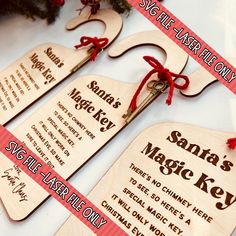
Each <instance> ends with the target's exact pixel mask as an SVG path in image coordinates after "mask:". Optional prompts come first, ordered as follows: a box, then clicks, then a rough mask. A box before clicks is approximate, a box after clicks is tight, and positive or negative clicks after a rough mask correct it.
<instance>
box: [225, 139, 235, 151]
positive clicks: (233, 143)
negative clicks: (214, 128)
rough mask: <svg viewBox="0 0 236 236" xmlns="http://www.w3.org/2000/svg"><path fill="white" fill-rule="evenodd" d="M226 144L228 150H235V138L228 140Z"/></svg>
mask: <svg viewBox="0 0 236 236" xmlns="http://www.w3.org/2000/svg"><path fill="white" fill-rule="evenodd" d="M226 144H228V147H229V148H230V149H235V148H236V138H230V139H228V141H227V143H226Z"/></svg>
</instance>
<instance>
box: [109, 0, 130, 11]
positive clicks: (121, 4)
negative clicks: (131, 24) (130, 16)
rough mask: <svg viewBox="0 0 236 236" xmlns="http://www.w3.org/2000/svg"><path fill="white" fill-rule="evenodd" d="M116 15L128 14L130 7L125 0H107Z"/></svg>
mask: <svg viewBox="0 0 236 236" xmlns="http://www.w3.org/2000/svg"><path fill="white" fill-rule="evenodd" d="M107 1H108V2H109V3H110V4H111V5H112V7H113V9H114V10H115V11H117V12H118V13H124V12H129V11H130V10H131V8H132V6H131V5H130V4H129V3H128V1H127V0H107Z"/></svg>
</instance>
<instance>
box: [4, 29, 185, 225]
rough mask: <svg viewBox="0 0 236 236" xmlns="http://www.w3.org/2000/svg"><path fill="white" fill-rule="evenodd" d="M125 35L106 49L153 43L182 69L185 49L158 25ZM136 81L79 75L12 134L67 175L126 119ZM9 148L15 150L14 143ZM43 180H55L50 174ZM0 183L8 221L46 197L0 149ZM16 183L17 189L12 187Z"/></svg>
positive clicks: (168, 61) (20, 216)
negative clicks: (10, 180) (152, 28)
mask: <svg viewBox="0 0 236 236" xmlns="http://www.w3.org/2000/svg"><path fill="white" fill-rule="evenodd" d="M140 38H142V40H140ZM131 39H132V42H131V41H130V40H131ZM138 40H139V41H138ZM128 41H129V42H130V43H129V44H128V46H127V45H126V43H124V44H123V43H122V42H121V43H119V44H118V46H115V47H114V48H113V49H111V52H114V51H116V52H117V53H118V54H120V53H121V52H123V51H124V50H126V49H128V48H129V47H133V46H138V45H144V44H154V45H156V46H158V47H161V48H163V49H164V51H165V52H166V55H167V58H166V65H168V66H169V68H170V69H171V70H172V71H175V72H176V73H179V72H180V71H182V69H183V68H184V66H185V64H186V61H187V59H188V56H187V54H186V53H185V52H184V51H183V50H182V49H180V48H179V47H178V46H177V45H176V44H174V43H172V41H170V39H168V38H167V36H165V35H164V34H163V33H162V32H160V31H147V32H142V33H137V34H136V35H135V36H132V37H131V38H129V39H128ZM124 42H127V40H125V41H124ZM121 45H123V46H121ZM118 47H119V48H118ZM138 86H139V83H133V84H132V83H125V82H120V81H116V80H113V79H110V78H106V77H102V76H96V75H90V76H85V77H81V78H79V79H77V80H75V81H73V82H72V83H71V84H69V86H67V87H66V88H64V89H63V90H62V91H61V92H60V93H59V94H57V95H56V96H55V97H54V98H53V99H52V100H50V101H49V102H48V103H47V104H45V105H44V106H43V107H42V108H40V109H39V110H38V111H37V112H35V114H33V115H32V116H31V117H30V118H29V119H28V120H26V121H25V122H24V123H23V124H21V125H20V126H19V127H17V128H16V130H14V131H13V134H14V135H15V136H16V137H17V138H18V139H19V140H21V141H23V142H24V143H25V144H26V145H27V146H28V147H29V148H30V149H31V150H32V151H33V152H34V153H35V154H37V155H38V156H39V157H40V158H41V159H42V160H43V161H45V162H46V163H47V164H48V165H49V166H51V167H52V168H53V169H54V170H55V171H56V172H57V173H59V174H60V175H61V176H62V177H63V178H65V179H68V178H69V177H70V176H72V175H73V173H75V172H76V171H77V170H78V169H79V168H80V167H81V166H82V165H83V164H84V163H86V162H87V161H88V160H89V159H90V158H91V157H92V156H93V155H95V153H96V152H98V151H99V150H100V149H101V148H102V147H103V146H104V145H105V144H106V143H107V142H108V141H109V140H111V139H112V138H113V137H114V136H115V135H116V134H117V133H118V132H119V131H121V130H122V129H123V128H124V127H125V126H126V125H127V124H126V122H125V120H124V119H123V118H122V116H123V114H124V113H126V111H127V108H128V106H129V103H130V100H131V98H132V96H133V94H134V92H135V90H136V89H137V88H138ZM124 94H125V96H124ZM147 94H148V90H147V89H144V90H143V91H142V94H141V95H142V96H147ZM42 114H43V116H42ZM12 148H13V149H14V150H17V147H13V146H12ZM31 164H32V163H31ZM27 165H28V164H27ZM29 165H30V163H29ZM11 177H13V178H16V181H15V182H14V184H12V183H10V182H9V178H11ZM45 182H46V183H47V184H48V185H49V184H55V182H53V181H51V182H50V179H46V180H45ZM0 184H1V191H0V195H1V199H2V202H3V204H4V206H5V209H6V211H7V213H8V215H9V217H10V218H11V219H12V220H14V221H19V220H23V219H25V218H26V217H27V216H29V215H30V214H31V213H32V212H33V211H34V210H35V209H36V208H37V207H39V206H40V205H41V204H42V203H43V202H44V201H45V200H46V199H47V198H48V197H49V195H48V193H47V192H46V191H45V190H44V189H42V188H41V187H40V186H39V185H38V184H37V183H35V182H34V180H32V179H31V178H30V177H29V176H28V175H26V174H25V173H24V172H23V171H21V170H20V169H19V168H18V167H17V166H15V165H13V164H12V162H11V161H9V159H7V158H6V157H4V156H3V155H0ZM19 186H20V191H13V190H14V189H16V190H18V188H19ZM58 186H59V185H58Z"/></svg>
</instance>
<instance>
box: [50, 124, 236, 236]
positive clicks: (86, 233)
mask: <svg viewBox="0 0 236 236" xmlns="http://www.w3.org/2000/svg"><path fill="white" fill-rule="evenodd" d="M170 127H172V129H173V130H179V129H180V130H181V131H183V130H189V129H191V130H194V131H193V134H192V135H191V137H193V136H194V133H195V132H196V130H197V131H198V132H197V133H198V134H199V133H204V134H206V135H204V136H203V138H204V139H206V141H208V138H207V137H213V139H217V140H219V142H220V143H222V145H221V146H220V147H219V146H218V147H216V146H215V145H213V146H214V147H215V150H219V149H220V150H221V151H222V148H223V149H224V150H225V151H226V152H227V153H229V154H230V155H231V158H234V153H235V151H233V150H230V149H229V148H228V147H227V145H226V140H227V139H228V138H229V137H232V136H233V135H234V133H231V132H221V131H217V130H213V129H207V128H203V127H199V126H196V125H190V124H185V123H172V122H163V123H159V124H156V125H153V126H151V127H149V128H147V129H145V130H144V131H142V132H141V133H139V135H138V136H136V138H135V139H134V140H133V141H132V142H131V143H130V144H129V145H128V147H127V148H126V149H125V150H124V151H123V152H122V153H121V155H120V157H119V158H118V159H117V160H116V162H115V163H114V164H113V165H112V167H111V168H110V169H109V170H108V171H107V172H106V173H105V174H104V175H103V177H102V178H101V179H100V181H99V182H98V183H97V185H95V187H94V188H93V189H92V190H91V191H90V192H89V194H88V196H87V197H88V199H89V196H90V195H91V194H92V193H93V191H94V190H95V189H96V188H97V187H99V185H100V182H101V180H102V179H103V178H105V177H106V175H107V173H108V172H112V168H113V167H114V166H115V165H116V163H118V162H119V160H120V158H121V157H122V156H123V155H125V153H126V152H127V150H129V149H132V147H133V145H135V144H136V145H137V142H138V141H137V140H139V139H143V138H146V139H147V140H148V137H152V135H153V134H154V133H158V132H159V131H160V128H161V129H163V128H167V129H169V128H170ZM155 130H156V132H155ZM150 139H151V138H150ZM134 156H135V155H134ZM130 157H131V156H130ZM123 174H124V173H123ZM111 181H112V180H111ZM114 183H115V181H114ZM93 195H96V194H95V193H94V194H93ZM109 197H110V196H107V197H104V199H109ZM235 229H236V227H235V228H234V229H233V231H232V233H233V232H234V230H235ZM78 234H79V235H80V236H94V235H95V234H94V233H93V232H92V230H90V229H89V228H88V227H86V226H85V225H84V224H83V223H82V222H81V221H79V220H78V219H77V218H76V217H75V216H73V215H71V216H70V217H68V218H67V220H66V221H65V222H64V224H63V225H62V226H61V227H60V228H59V229H58V231H57V232H55V234H54V236H66V235H70V236H77V235H78Z"/></svg>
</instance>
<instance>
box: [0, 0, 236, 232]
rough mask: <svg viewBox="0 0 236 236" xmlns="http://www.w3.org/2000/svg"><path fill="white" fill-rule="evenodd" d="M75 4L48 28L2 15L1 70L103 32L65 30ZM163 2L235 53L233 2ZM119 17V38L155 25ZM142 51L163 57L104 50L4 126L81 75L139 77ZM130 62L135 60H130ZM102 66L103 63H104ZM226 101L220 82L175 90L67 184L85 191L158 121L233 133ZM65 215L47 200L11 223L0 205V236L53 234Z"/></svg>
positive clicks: (96, 27)
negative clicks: (47, 46)
mask: <svg viewBox="0 0 236 236" xmlns="http://www.w3.org/2000/svg"><path fill="white" fill-rule="evenodd" d="M78 2H79V1H78V0H74V1H66V4H65V6H64V7H63V9H62V11H61V14H60V17H59V18H58V19H57V21H56V23H55V24H53V25H50V26H47V24H46V22H45V21H41V20H37V21H35V22H32V21H31V20H27V19H25V18H24V17H22V16H11V17H7V16H5V17H1V20H0V35H1V43H0V52H1V54H0V55H1V56H0V69H1V70H2V69H4V68H5V67H6V66H7V65H9V64H10V63H11V62H13V61H14V60H15V59H17V58H19V57H20V56H22V55H23V54H24V53H25V52H26V51H28V50H30V49H31V48H33V47H35V46H36V45H38V44H40V43H45V42H54V43H59V44H62V45H65V46H67V47H72V46H73V45H75V44H77V43H78V42H79V39H80V36H81V35H88V36H94V35H96V34H97V35H101V33H102V31H103V26H102V24H100V23H98V22H93V23H89V24H86V25H83V26H82V27H80V28H78V29H77V30H75V31H72V32H67V31H66V30H65V29H64V25H65V23H66V22H67V21H68V20H69V19H70V18H72V17H73V16H75V14H76V12H75V9H77V8H79V6H78ZM163 4H164V5H165V6H166V7H167V8H168V9H169V10H170V11H172V12H173V13H174V14H175V15H176V16H177V17H179V18H180V19H181V20H182V21H183V22H185V23H186V24H187V25H188V26H189V27H190V28H191V29H193V31H195V32H196V33H197V34H198V35H199V36H200V37H202V38H203V39H204V40H205V41H206V42H208V43H209V44H210V45H211V46H212V47H214V48H215V49H216V50H217V51H218V52H219V53H221V54H222V55H223V56H225V57H226V56H235V54H236V28H235V22H236V14H235V11H236V3H235V0H209V1H205V0H178V1H172V0H165V1H164V3H163ZM123 18H124V28H123V30H122V32H121V34H120V36H119V38H118V39H117V41H119V40H120V39H123V38H124V37H126V36H128V35H130V34H132V33H135V32H139V31H142V30H148V29H155V27H154V26H153V25H152V24H151V23H150V22H149V21H148V20H146V19H145V18H144V17H143V16H142V15H141V14H139V13H138V12H137V11H136V10H133V11H132V13H131V14H130V16H129V17H126V16H124V17H123ZM137 22H138V24H137ZM144 55H153V56H155V57H157V58H160V59H161V60H162V61H163V60H164V58H163V56H160V50H157V49H156V48H155V47H151V46H150V47H140V48H137V49H135V50H132V51H130V52H129V53H127V54H126V55H124V56H123V57H121V58H119V59H110V58H109V57H108V56H107V54H106V52H105V53H103V54H102V55H101V56H100V58H99V60H97V61H96V62H95V63H89V64H87V65H86V66H85V67H83V68H82V69H80V71H79V72H77V73H75V74H74V75H72V76H71V77H70V78H69V79H67V80H66V81H65V82H63V83H62V84H61V85H60V86H59V87H57V89H55V90H54V91H52V92H51V93H50V94H48V95H47V96H44V98H43V99H41V100H40V101H38V102H37V103H36V104H34V105H33V106H32V107H31V109H29V110H28V111H26V112H24V113H23V114H22V115H21V116H19V117H18V118H17V119H16V120H15V121H13V122H11V124H9V125H8V126H7V128H8V129H10V130H13V129H14V127H16V126H17V125H19V124H20V123H21V122H23V121H24V120H25V119H26V118H27V117H29V116H30V114H32V113H33V112H34V111H35V110H37V109H38V108H39V107H40V106H41V105H42V104H44V103H45V102H46V101H48V100H49V98H51V97H53V95H54V94H56V93H57V92H59V91H60V90H61V89H63V88H64V87H65V85H67V84H68V83H70V81H72V80H74V79H76V78H77V77H79V76H80V75H86V74H100V75H104V76H109V77H112V78H114V79H117V80H122V81H129V82H136V81H140V79H142V76H143V75H140V74H138V72H139V71H145V70H146V71H148V68H149V66H148V65H147V64H146V63H145V62H144V61H143V59H142V56H144ZM134 61H135V63H130V62H134ZM104 65H106V66H105V67H104ZM197 67H198V64H197V63H196V62H194V61H193V60H192V59H190V61H189V62H188V65H187V67H186V69H185V70H184V73H185V74H190V73H191V72H192V71H194V70H195V69H196V68H197ZM230 102H232V104H234V106H235V95H234V94H233V93H232V92H230V91H229V90H228V89H227V88H226V87H224V86H223V85H221V84H220V83H217V84H215V85H213V86H211V87H210V88H209V89H208V90H207V91H205V92H204V94H202V95H201V96H199V97H196V98H192V99H187V98H184V97H182V96H181V95H179V94H178V93H176V95H175V97H174V102H173V105H172V106H171V107H168V106H166V104H165V96H162V98H160V99H158V100H156V101H155V102H154V103H153V104H152V105H151V106H150V107H149V108H148V109H146V110H145V112H143V114H142V115H140V116H139V117H138V118H137V119H136V120H135V121H134V122H133V123H132V124H131V125H130V126H129V127H127V128H126V130H123V131H122V132H121V133H120V134H119V135H118V136H117V137H116V138H115V139H113V140H112V141H111V142H110V143H109V144H108V145H107V146H106V147H105V148H103V150H102V151H101V152H99V153H98V154H97V155H96V156H95V157H94V158H93V159H92V160H91V161H89V163H87V164H86V165H85V166H84V167H83V168H82V169H81V170H80V171H78V173H77V174H76V175H75V176H74V177H73V178H72V179H71V181H70V182H71V183H72V184H73V185H74V186H76V187H77V188H78V190H79V191H80V192H81V193H83V194H87V193H88V192H89V191H90V190H91V189H92V187H93V186H94V185H95V184H96V183H97V182H98V181H99V179H100V178H101V177H102V176H103V175H104V173H105V172H106V171H107V170H108V169H109V168H110V166H111V165H112V164H113V163H114V162H115V160H116V159H117V158H118V157H119V155H120V154H121V153H122V152H123V150H124V149H125V148H126V147H127V146H128V144H129V143H130V142H131V141H132V140H133V139H134V138H135V137H136V136H137V135H138V134H139V133H140V132H141V131H142V130H144V129H145V128H147V127H149V126H151V125H153V124H156V123H158V122H164V121H172V122H183V123H189V124H194V125H199V126H202V127H207V128H211V129H217V130H222V131H231V132H232V131H236V124H235V123H236V120H235V116H234V120H233V116H232V109H231V107H230ZM55 212H56V214H55ZM69 214H70V213H69V212H68V211H67V210H66V209H65V208H64V207H63V206H61V205H60V204H59V203H58V202H57V201H56V200H54V199H53V198H51V199H49V200H48V201H47V202H46V203H45V204H43V205H42V206H41V207H40V208H39V209H38V210H37V211H36V212H35V213H34V214H33V215H31V217H30V218H28V219H27V220H25V221H23V222H20V223H14V222H10V221H9V219H8V218H7V216H6V213H5V212H4V210H3V209H2V207H1V206H0V235H1V236H15V235H18V236H23V235H24V236H28V235H30V236H31V235H34V236H38V235H39V236H42V235H43V236H47V235H48V236H49V235H53V233H55V232H56V231H57V229H58V228H59V227H60V225H61V224H62V223H63V222H64V221H65V220H66V219H67V217H68V216H69ZM232 217H235V216H232ZM234 235H236V234H234Z"/></svg>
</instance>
